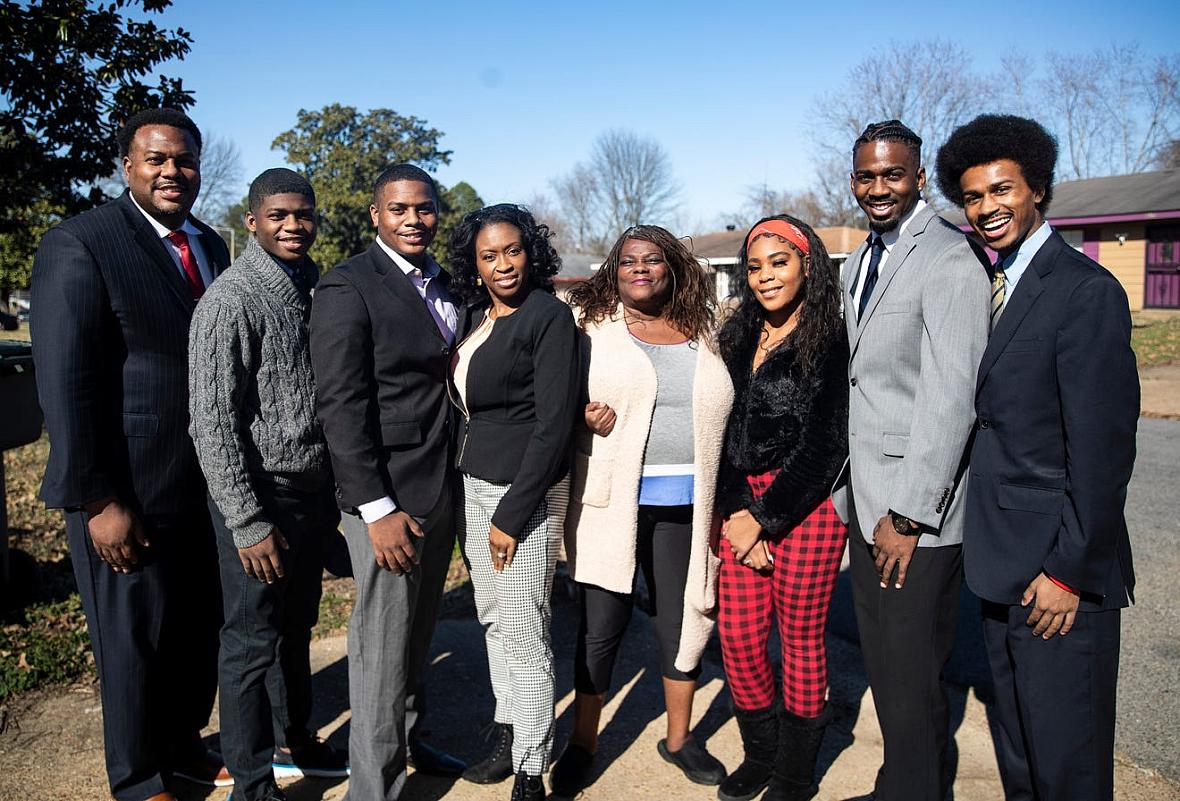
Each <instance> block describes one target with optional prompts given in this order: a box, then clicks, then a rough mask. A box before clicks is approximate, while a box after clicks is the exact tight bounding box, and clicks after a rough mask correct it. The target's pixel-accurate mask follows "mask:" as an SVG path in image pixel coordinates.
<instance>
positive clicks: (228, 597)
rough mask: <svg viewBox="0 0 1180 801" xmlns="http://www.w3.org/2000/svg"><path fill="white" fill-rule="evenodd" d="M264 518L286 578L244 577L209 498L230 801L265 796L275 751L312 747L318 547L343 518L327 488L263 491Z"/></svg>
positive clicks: (320, 549) (319, 579)
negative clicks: (282, 545) (277, 543)
mask: <svg viewBox="0 0 1180 801" xmlns="http://www.w3.org/2000/svg"><path fill="white" fill-rule="evenodd" d="M259 495H260V499H261V501H262V505H263V508H264V509H265V510H266V514H267V516H268V519H269V520H270V521H271V522H272V523H273V524H274V525H275V526H276V527H277V528H278V529H279V531H281V532H282V533H283V537H284V539H285V540H286V541H287V549H286V550H280V552H279V557H280V559H282V561H283V578H281V579H279V580H278V581H276V582H275V583H274V584H267V583H266V582H265V581H259V580H258V579H256V578H253V577H251V576H248V575H246V571H245V569H243V567H242V560H241V558H240V557H239V555H238V548H237V546H236V545H235V544H234V541H233V534H232V533H231V532H230V530H229V529H228V528H227V527H226V526H225V520H224V518H223V517H222V515H221V512H220V510H219V509H218V508H217V506H216V504H214V503H213V501H212V500H210V502H209V511H210V514H211V515H212V517H213V525H214V528H215V530H216V532H217V550H218V555H219V557H220V562H221V585H222V598H223V604H224V611H225V624H224V625H223V626H222V627H221V657H220V665H219V670H218V673H219V681H220V686H221V698H222V702H221V716H220V719H221V749H222V755H223V756H224V757H225V764H226V766H227V767H228V768H229V771H230V774H231V775H233V777H234V782H235V785H234V799H236V800H237V801H253V800H254V799H257V798H263V797H265V796H266V793H267V792H268V791H269V789H270V788H271V787H273V786H274V772H273V769H272V767H271V762H272V755H273V753H274V749H275V745H276V744H285V745H287V746H288V747H299V746H301V745H305V744H307V743H308V742H309V740H310V738H311V733H310V732H309V731H308V730H307V724H308V720H309V719H310V717H311V700H312V698H311V663H310V655H309V646H310V644H311V630H312V628H313V627H314V626H315V624H316V621H317V620H318V618H319V602H320V596H321V594H322V586H323V585H322V578H323V554H324V547H323V540H324V539H326V538H327V537H329V536H336V527H337V525H338V524H339V523H340V512H339V511H338V510H337V509H336V497H335V494H334V493H333V491H332V488H330V487H329V488H326V489H325V490H323V491H321V492H319V493H313V494H308V493H300V492H295V491H293V490H289V489H283V490H270V491H267V492H265V493H263V492H259Z"/></svg>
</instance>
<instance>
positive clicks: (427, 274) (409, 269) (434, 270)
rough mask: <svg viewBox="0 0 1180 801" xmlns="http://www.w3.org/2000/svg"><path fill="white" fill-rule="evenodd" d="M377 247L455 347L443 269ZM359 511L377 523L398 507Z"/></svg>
mask: <svg viewBox="0 0 1180 801" xmlns="http://www.w3.org/2000/svg"><path fill="white" fill-rule="evenodd" d="M377 244H378V245H379V246H380V247H381V249H382V250H383V251H385V255H387V256H389V258H391V259H392V260H393V263H394V264H396V265H397V266H398V267H399V268H400V269H401V271H402V272H403V273H405V274H406V277H407V278H409V279H410V283H411V284H413V285H414V289H416V290H418V296H419V297H420V298H422V301H423V302H424V303H425V304H426V310H427V311H428V312H430V316H431V317H433V318H434V323H435V325H437V326H438V330H439V333H440V334H442V335H443V338H444V339H445V340H446V341H447V344H448V345H451V344H454V342H455V329H456V328H457V327H458V325H459V309H458V307H456V306H455V301H454V300H452V299H451V293H449V292H447V289H446V287H445V286H444V285H443V283H442V282H441V281H436V280H435V279H436V278H437V277H438V275H439V273H441V272H442V268H441V267H439V266H438V264H436V263H435V261H434V259H431V258H430V257H429V256H428V257H427V261H426V269H425V271H423V270H420V269H418V268H417V267H415V266H414V265H413V264H410V262H409V261H407V260H406V258H405V257H404V256H402V255H401V254H400V253H398V252H397V251H396V250H394V249H393V248H391V247H390V246H389V245H387V244H385V242H383V241H382V240H381V237H377ZM357 511H359V512H360V513H361V519H362V520H364V521H365V523H374V522H376V521H378V520H380V519H381V518H383V517H385V516H386V515H388V514H392V513H393V512H396V511H397V504H396V503H394V501H393V498H391V497H389V496H388V495H386V496H384V497H382V498H378V499H376V500H374V501H369V502H368V503H362V504H361V505H360V506H358V507H357Z"/></svg>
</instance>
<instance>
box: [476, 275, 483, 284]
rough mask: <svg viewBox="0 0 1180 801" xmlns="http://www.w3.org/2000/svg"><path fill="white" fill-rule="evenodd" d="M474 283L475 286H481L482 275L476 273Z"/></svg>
mask: <svg viewBox="0 0 1180 801" xmlns="http://www.w3.org/2000/svg"><path fill="white" fill-rule="evenodd" d="M475 285H476V286H483V277H482V276H478V275H477V276H475Z"/></svg>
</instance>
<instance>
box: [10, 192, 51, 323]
mask: <svg viewBox="0 0 1180 801" xmlns="http://www.w3.org/2000/svg"><path fill="white" fill-rule="evenodd" d="M5 213H6V214H7V215H9V217H10V218H11V219H13V220H15V221H16V223H17V224H16V225H15V226H14V227H13V229H12V230H11V231H4V232H0V311H4V310H5V309H6V307H7V302H8V296H9V294H10V293H11V292H12V291H13V290H15V289H28V287H29V281H30V279H31V278H32V276H33V254H34V253H35V252H36V251H37V243H38V242H40V241H41V237H42V236H43V235H44V234H45V232H46V231H48V230H49V228H50V226H52V225H54V224H55V223H56V222H57V221H58V220H60V219H61V214H60V213H59V212H58V210H56V209H54V208H53V207H52V206H50V205H49V203H48V202H46V201H44V200H40V201H37V202H36V203H34V204H33V205H32V206H29V207H27V208H23V209H11V208H10V209H6V210H5Z"/></svg>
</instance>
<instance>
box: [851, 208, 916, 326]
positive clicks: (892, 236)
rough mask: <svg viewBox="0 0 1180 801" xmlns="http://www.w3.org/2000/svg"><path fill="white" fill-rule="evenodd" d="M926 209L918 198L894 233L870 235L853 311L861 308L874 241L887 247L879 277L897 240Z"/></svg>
mask: <svg viewBox="0 0 1180 801" xmlns="http://www.w3.org/2000/svg"><path fill="white" fill-rule="evenodd" d="M924 208H926V201H925V200H923V199H922V198H918V202H917V203H916V204H915V205H914V207H913V208H912V209H910V213H909V214H907V215H906V216H905V217H904V218H902V221H901V222H900V223H898V225H897V226H896V227H895V228H894V229H893V230H892V231H886V232H885V233H883V234H876V233H874V234H869V247H867V248H865V252H864V255H863V256H861V257H860V269H858V270H857V278H856V286H855V287H853V291H852V308H853V310H856V309H859V308H860V296H861V294H862V293H863V292H864V288H865V281H864V276H865V271H866V270H867V269H868V266H869V257H870V256H872V255H873V248H872V244H873V239H874V238H876V237H880V238H881V242H882V243H884V245H885V252H884V253H882V254H881V263H880V264H878V265H877V275H878V276H879V275H880V274H881V270H883V269H884V268H885V263H886V262H887V261H889V255H890V254H891V253H893V246H894V245H896V244H897V240H899V239H901V235H902V234H904V233H905V229H906V228H907V227H909V224H910V220H912V219H914V217H915V216H916V215H917V214H918V212H920V211H921V210H922V209H924ZM865 311H868V309H865Z"/></svg>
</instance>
